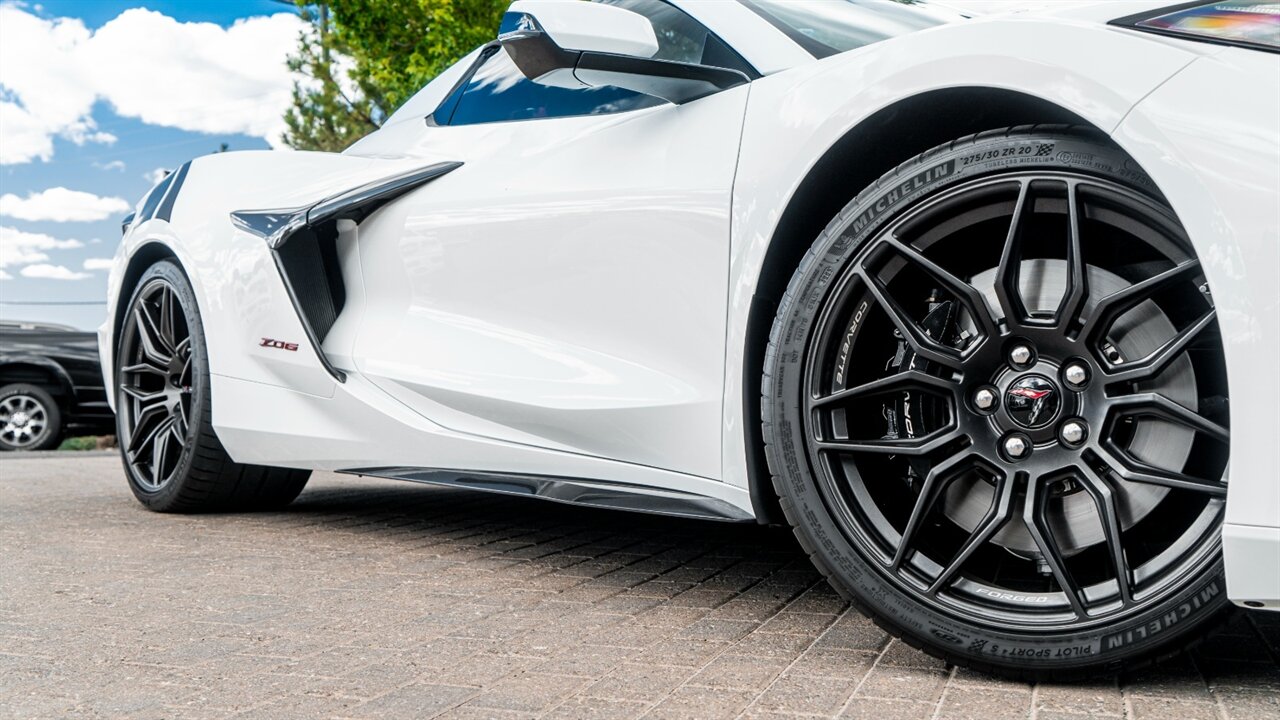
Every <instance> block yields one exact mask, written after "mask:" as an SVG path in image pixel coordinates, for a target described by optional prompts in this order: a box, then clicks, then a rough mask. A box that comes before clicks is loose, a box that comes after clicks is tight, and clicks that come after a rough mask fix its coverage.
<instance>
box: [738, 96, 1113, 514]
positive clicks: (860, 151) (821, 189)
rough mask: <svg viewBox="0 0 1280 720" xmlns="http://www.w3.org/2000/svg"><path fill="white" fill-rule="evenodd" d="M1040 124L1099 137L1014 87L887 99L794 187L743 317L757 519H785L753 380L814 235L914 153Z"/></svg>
mask: <svg viewBox="0 0 1280 720" xmlns="http://www.w3.org/2000/svg"><path fill="white" fill-rule="evenodd" d="M1040 124H1048V125H1064V126H1084V127H1088V128H1093V129H1095V130H1097V131H1098V132H1099V133H1104V131H1103V130H1102V129H1101V128H1098V127H1097V126H1096V125H1095V124H1094V123H1091V122H1089V121H1088V120H1087V119H1085V118H1084V117H1081V116H1080V115H1078V114H1076V113H1074V112H1072V111H1071V110H1068V109H1066V108H1064V107H1062V106H1061V105H1058V104H1055V103H1053V102H1051V101H1049V100H1045V99H1043V98H1040V97H1036V96H1034V95H1029V94H1026V93H1022V92H1018V91H1015V90H1008V89H1004V88H996V87H980V86H961V87H949V88H941V89H935V90H930V91H927V92H923V93H920V94H917V95H912V96H910V97H906V98H902V99H900V100H898V101H897V102H894V103H891V104H889V105H887V106H885V107H883V108H881V109H880V110H878V111H876V112H875V113H873V114H871V115H869V116H868V117H867V118H865V119H864V120H863V121H861V122H859V123H858V124H857V125H855V126H853V127H852V128H850V129H849V130H848V131H846V132H845V133H844V134H843V135H841V136H840V137H839V138H838V139H837V140H836V141H835V142H834V143H832V144H831V145H830V146H829V147H828V148H827V150H826V151H825V152H824V153H823V154H822V155H821V156H820V157H819V158H818V160H817V161H816V162H815V163H813V165H812V166H811V167H810V168H809V170H808V172H807V173H806V174H805V175H804V177H803V179H802V180H801V181H800V183H799V184H798V185H797V186H796V190H795V192H794V193H792V195H791V197H790V198H789V200H788V201H787V203H786V206H785V208H784V210H783V212H782V213H781V216H780V218H779V220H778V222H777V224H776V225H775V227H774V229H773V234H772V236H771V237H770V239H769V242H768V249H767V250H766V252H765V255H764V259H763V261H762V263H761V266H760V274H759V276H758V278H757V281H756V289H755V293H754V295H753V297H752V300H751V305H750V308H749V311H748V317H747V323H746V335H745V343H744V350H745V352H744V356H743V366H742V374H741V378H742V393H743V398H742V403H743V410H744V415H745V417H744V418H743V432H744V434H745V436H746V437H745V438H744V440H745V442H746V451H747V456H746V467H747V476H748V477H747V482H748V489H749V490H750V493H751V503H752V507H753V509H754V511H755V514H756V517H757V518H758V519H759V521H760V522H762V523H776V522H783V517H782V512H781V508H780V506H779V505H778V499H777V496H776V494H775V493H774V490H773V486H772V482H771V473H770V472H769V468H768V463H767V461H766V459H765V453H764V436H763V433H762V430H761V420H762V416H761V409H760V377H761V374H762V373H763V371H764V356H765V351H766V349H767V347H768V342H769V332H770V330H771V328H772V326H773V319H774V316H775V314H776V313H777V309H778V304H779V302H780V301H781V299H782V296H783V294H784V293H785V292H786V289H787V285H788V283H789V282H790V280H791V276H792V274H793V273H794V272H795V269H796V267H797V266H798V265H799V263H800V260H801V258H803V257H804V254H805V253H806V252H808V250H809V248H810V246H811V245H812V243H813V239H814V238H815V237H817V236H818V234H819V233H820V232H822V229H823V228H824V227H826V225H827V223H828V222H829V221H830V219H831V218H833V217H835V215H836V214H837V213H838V212H839V211H840V209H841V208H843V207H844V206H845V204H847V203H848V202H849V201H850V200H852V199H853V197H854V195H855V194H857V193H858V192H860V191H861V190H862V189H863V188H865V187H867V186H868V185H870V184H871V183H873V182H875V181H876V180H877V179H878V178H879V177H880V176H882V175H884V174H885V173H888V172H890V171H891V170H893V169H894V168H895V167H897V166H898V165H899V164H901V163H903V162H906V161H907V160H910V159H911V158H913V157H915V156H916V155H918V154H920V153H922V152H925V151H926V150H929V149H930V148H933V147H936V146H938V145H941V144H943V143H945V142H948V141H951V140H955V139H957V138H962V137H965V136H968V135H972V134H975V133H980V132H983V131H986V130H992V129H996V128H1005V127H1015V126H1020V125H1040ZM1104 134H1105V133H1104Z"/></svg>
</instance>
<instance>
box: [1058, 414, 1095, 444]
mask: <svg viewBox="0 0 1280 720" xmlns="http://www.w3.org/2000/svg"><path fill="white" fill-rule="evenodd" d="M1059 434H1060V435H1061V436H1062V441H1063V442H1064V443H1066V444H1068V445H1079V444H1080V443H1082V442H1084V439H1085V438H1086V437H1088V436H1089V428H1087V427H1085V424H1084V423H1083V422H1081V421H1079V420H1068V421H1066V422H1064V423H1062V430H1061V431H1060V432H1059Z"/></svg>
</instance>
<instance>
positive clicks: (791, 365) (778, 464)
mask: <svg viewBox="0 0 1280 720" xmlns="http://www.w3.org/2000/svg"><path fill="white" fill-rule="evenodd" d="M1025 170H1036V171H1045V170H1054V171H1068V172H1077V173H1083V174H1089V175H1097V176H1101V177H1105V178H1106V179H1108V180H1112V181H1117V182H1120V183H1121V184H1124V185H1127V186H1129V187H1131V188H1133V189H1135V190H1138V191H1140V192H1141V193H1144V194H1146V195H1147V196H1149V197H1151V198H1152V199H1154V200H1156V201H1157V202H1160V195H1159V193H1158V192H1157V191H1156V189H1155V187H1154V184H1153V183H1152V182H1151V180H1150V179H1149V178H1148V177H1147V176H1146V175H1145V174H1144V173H1142V171H1141V170H1140V169H1139V168H1138V167H1137V166H1136V165H1135V164H1134V163H1133V161H1132V160H1130V159H1129V158H1128V157H1127V156H1126V155H1125V154H1124V153H1123V152H1122V151H1120V150H1119V149H1118V148H1116V147H1114V146H1113V145H1111V144H1109V143H1107V142H1106V141H1105V140H1102V139H1098V138H1096V137H1093V136H1089V135H1085V134H1075V133H1064V134H1058V133H1035V132H1023V133H1020V134H1018V135H1016V136H1011V135H1009V134H1006V133H1000V134H993V135H992V136H990V137H985V138H983V137H979V138H977V139H976V140H975V141H973V142H971V143H970V142H965V143H964V144H963V145H961V143H960V142H959V141H958V142H957V143H952V144H951V145H950V146H944V148H942V149H940V150H937V151H932V152H930V153H926V154H925V155H924V156H922V157H921V158H919V159H918V160H917V161H916V162H914V163H909V164H907V165H904V166H902V167H899V168H898V169H897V170H896V171H894V172H893V173H890V174H889V175H886V176H885V177H884V178H882V179H881V180H880V181H879V182H878V183H877V184H876V185H874V186H873V187H872V188H870V189H868V190H866V191H864V192H863V193H862V194H861V195H859V196H858V197H857V198H855V199H854V200H853V201H852V202H850V203H849V205H847V206H846V207H845V209H844V210H843V211H842V212H841V213H840V214H839V215H837V216H836V218H835V219H834V220H832V222H831V224H830V225H828V227H827V228H826V230H824V232H823V233H822V235H820V236H819V238H818V240H817V242H816V243H815V245H814V248H813V250H812V251H811V256H810V257H809V258H808V259H807V261H806V262H805V263H803V264H802V265H801V267H800V269H799V270H798V271H797V272H796V275H795V276H794V277H793V279H792V282H791V286H790V287H789V288H788V291H787V294H786V296H785V298H784V300H783V303H782V305H781V306H780V308H779V312H778V317H777V319H776V320H775V324H774V329H773V335H772V338H773V342H772V343H771V346H770V350H769V352H768V355H767V357H766V361H765V372H766V382H765V383H764V387H763V389H764V393H763V407H762V409H763V411H764V412H763V415H764V425H765V440H766V451H767V453H768V457H769V463H770V467H771V468H772V470H773V474H774V478H775V485H776V486H777V490H778V491H779V494H780V495H781V497H782V500H783V506H784V508H785V509H787V510H788V516H789V518H790V519H791V521H792V524H793V525H794V526H795V528H796V532H797V533H798V534H799V535H800V539H801V540H802V542H804V543H805V544H806V546H807V549H809V550H810V552H811V553H814V554H815V555H816V557H815V560H816V561H817V562H819V564H821V565H825V566H826V567H825V568H823V570H824V571H825V572H826V573H827V574H828V575H829V576H830V577H831V578H832V579H833V581H834V582H835V584H836V585H837V587H838V589H840V590H842V591H843V592H845V593H846V594H849V595H852V599H854V600H855V601H857V602H858V603H859V604H860V605H862V606H864V607H866V608H869V609H871V610H872V611H873V612H874V613H875V614H876V615H877V616H878V620H879V621H880V622H881V623H882V624H885V625H886V626H887V627H889V629H890V630H892V631H894V632H896V633H898V634H901V635H904V636H905V637H906V638H907V639H908V641H910V642H911V643H912V644H914V645H917V646H919V645H925V646H928V647H931V648H932V649H934V650H935V651H940V652H941V653H942V654H946V655H955V656H961V657H963V658H965V659H966V660H967V661H968V663H969V664H971V665H977V666H982V665H987V666H995V667H1003V668H1006V669H1011V670H1014V671H1019V670H1027V669H1028V667H1029V666H1031V668H1032V670H1033V671H1039V672H1043V671H1046V670H1055V669H1063V670H1066V669H1071V668H1078V667H1083V666H1089V667H1090V668H1091V669H1106V668H1110V667H1119V666H1120V665H1121V663H1124V662H1128V661H1130V660H1131V659H1132V658H1134V657H1136V656H1140V655H1147V654H1151V653H1155V652H1159V648H1162V647H1164V646H1166V645H1167V644H1168V643H1169V641H1171V640H1173V639H1175V638H1177V637H1179V636H1183V635H1186V634H1187V633H1190V632H1191V631H1193V630H1194V629H1195V628H1196V627H1197V626H1200V625H1202V624H1203V623H1205V622H1207V621H1209V620H1210V619H1211V618H1213V617H1214V616H1215V615H1216V614H1217V611H1218V610H1220V609H1221V608H1222V607H1223V606H1224V605H1226V604H1227V597H1226V586H1225V581H1224V577H1223V570H1222V561H1221V555H1220V550H1219V549H1216V548H1215V550H1214V559H1213V561H1212V562H1208V563H1205V564H1203V565H1202V569H1201V571H1200V572H1199V574H1198V576H1197V577H1196V578H1195V579H1194V580H1193V581H1190V582H1187V581H1185V580H1184V581H1183V582H1182V585H1181V587H1182V589H1181V590H1179V591H1178V592H1175V593H1171V594H1170V595H1169V597H1167V598H1166V599H1165V600H1163V601H1161V602H1158V603H1155V604H1153V605H1152V606H1150V607H1149V608H1148V609H1146V610H1145V611H1143V612H1140V613H1137V614H1135V615H1131V616H1129V617H1128V618H1126V619H1124V620H1122V621H1120V622H1118V623H1115V624H1112V625H1106V626H1102V627H1095V628H1093V629H1090V630H1083V631H1079V632H1074V633H1061V632H1059V633H1051V632H1044V633H1042V634H1039V635H1035V636H1034V637H1032V636H1029V635H1027V634H1018V633H1013V632H1009V631H1006V630H1002V629H1000V628H998V627H994V626H991V625H978V624H976V623H973V622H969V621H967V620H965V619H962V618H960V617H958V616H956V615H952V614H949V613H945V612H943V611H941V610H938V609H934V608H930V607H927V606H925V605H924V604H923V603H921V602H920V601H918V600H917V599H915V598H914V597H913V596H909V595H907V594H906V593H905V592H904V591H902V590H900V589H899V588H898V587H897V586H896V585H895V584H894V583H893V582H892V581H890V580H889V579H888V578H887V577H886V576H885V575H884V574H883V573H882V571H881V569H880V568H879V567H878V563H875V562H874V561H868V560H867V559H866V558H864V557H863V555H862V554H861V552H860V551H859V550H858V549H857V548H856V547H855V546H854V545H853V544H852V543H851V542H850V541H849V539H848V538H847V537H846V536H845V535H844V532H843V531H842V530H841V529H840V527H839V526H838V524H837V523H836V521H835V519H834V518H833V514H832V512H831V511H830V510H829V509H828V507H827V505H826V502H825V499H824V497H823V494H822V493H821V491H820V490H819V489H818V487H817V482H816V480H815V477H814V474H813V473H814V470H813V467H812V465H811V463H810V459H809V454H808V448H807V443H806V441H805V435H804V430H803V428H804V427H805V423H804V421H803V417H802V413H803V410H802V404H801V398H802V397H803V392H804V387H805V385H804V383H805V377H804V376H805V358H806V353H807V348H808V342H809V340H810V335H811V333H812V330H813V325H814V323H816V320H817V318H818V315H819V311H820V309H821V307H822V306H823V303H824V301H825V299H826V296H827V293H828V291H829V290H830V288H831V286H832V285H833V283H835V282H837V280H838V279H839V278H840V277H841V274H842V271H843V269H844V268H845V266H846V265H847V263H848V262H849V261H850V260H852V259H853V258H854V257H855V256H856V255H857V254H858V252H859V251H860V250H861V248H862V246H863V245H864V244H865V243H866V242H867V241H868V240H869V239H871V238H873V237H875V236H876V234H877V232H878V231H879V229H880V228H882V227H884V226H885V224H886V223H887V222H889V221H890V220H891V219H893V218H895V217H897V216H899V215H900V214H901V213H902V212H903V211H904V210H906V209H908V208H910V207H913V206H914V205H915V204H916V203H917V202H918V201H920V200H922V199H924V198H927V197H931V196H934V195H936V194H937V193H939V192H941V191H943V190H946V189H948V188H951V187H953V186H956V185H958V184H960V183H963V182H968V181H971V180H974V179H977V178H981V177H984V176H991V175H993V174H996V173H1005V172H1020V171H1025Z"/></svg>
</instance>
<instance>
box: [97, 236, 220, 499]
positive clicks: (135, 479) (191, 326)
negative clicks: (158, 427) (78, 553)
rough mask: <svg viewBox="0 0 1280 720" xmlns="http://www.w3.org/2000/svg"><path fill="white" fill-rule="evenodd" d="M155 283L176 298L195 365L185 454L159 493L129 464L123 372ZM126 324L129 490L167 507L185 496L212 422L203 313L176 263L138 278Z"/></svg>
mask: <svg viewBox="0 0 1280 720" xmlns="http://www.w3.org/2000/svg"><path fill="white" fill-rule="evenodd" d="M156 281H162V282H164V283H166V284H167V285H168V286H169V287H170V288H171V289H172V290H173V292H174V294H175V295H176V296H177V299H178V304H179V306H180V307H181V308H182V314H183V317H184V319H185V320H186V323H187V332H188V334H189V337H190V338H191V361H192V363H193V367H192V373H191V379H192V386H191V417H190V418H189V419H188V422H187V437H186V442H184V443H183V446H182V454H181V455H180V456H179V457H178V464H177V466H176V467H175V469H174V474H173V477H172V478H170V480H169V481H168V482H166V483H165V484H164V485H162V486H161V487H159V488H157V489H156V490H148V489H147V488H146V487H145V486H144V485H143V484H142V482H141V481H140V479H139V476H138V473H137V471H136V470H135V469H134V467H133V466H132V464H130V462H129V456H128V450H127V448H126V441H125V438H126V437H129V436H128V434H127V433H126V431H125V427H124V422H125V420H124V412H123V408H124V403H127V402H128V401H129V399H128V396H126V395H125V394H124V392H123V391H122V390H121V389H120V388H121V370H120V369H121V368H123V367H125V366H126V365H127V364H129V363H130V362H131V361H130V360H128V359H127V358H126V357H125V353H126V348H127V347H128V346H129V342H128V341H129V340H131V339H132V332H136V330H134V329H133V328H132V322H133V321H132V315H133V309H134V307H135V306H136V304H137V302H138V298H139V297H140V296H141V295H142V294H143V293H144V292H145V291H146V290H147V289H148V288H149V287H150V286H151V285H152V284H153V283H154V282H156ZM125 313H126V314H125V316H124V321H123V322H122V323H121V327H120V340H119V341H118V342H117V344H116V358H115V362H116V364H115V369H116V370H115V372H116V376H115V393H116V407H117V413H116V436H117V437H118V438H120V458H121V460H122V462H123V463H124V470H125V476H126V477H127V478H128V480H129V489H130V490H132V491H133V494H134V496H135V497H137V499H138V501H139V502H141V503H142V504H144V505H146V506H147V507H166V506H168V505H170V504H172V503H173V501H174V499H175V497H176V496H177V495H178V494H180V493H181V492H182V485H183V483H184V482H185V481H186V479H187V477H188V476H189V475H190V471H191V464H192V462H193V460H194V456H195V446H196V438H198V437H199V435H200V433H201V430H202V427H201V426H202V424H204V423H207V422H208V421H209V417H210V413H209V362H208V355H207V353H206V348H205V340H204V330H203V326H202V325H201V323H200V310H199V307H198V306H197V305H196V298H195V292H194V291H193V290H192V288H191V283H190V281H189V280H188V279H187V276H186V273H184V272H183V271H182V269H181V268H180V267H179V266H178V265H177V264H176V263H174V262H173V261H170V260H161V261H160V262H157V263H156V264H155V265H152V266H151V267H150V268H148V269H147V271H146V272H145V273H143V275H142V277H141V278H139V280H138V284H137V286H136V287H135V288H134V291H133V294H132V295H131V296H130V297H129V304H128V306H127V307H126V310H125Z"/></svg>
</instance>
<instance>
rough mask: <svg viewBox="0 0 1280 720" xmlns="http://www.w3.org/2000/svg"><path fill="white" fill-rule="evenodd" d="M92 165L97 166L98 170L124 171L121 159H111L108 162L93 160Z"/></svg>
mask: <svg viewBox="0 0 1280 720" xmlns="http://www.w3.org/2000/svg"><path fill="white" fill-rule="evenodd" d="M93 166H94V167H96V168H98V169H99V170H119V171H121V172H124V161H123V160H112V161H111V162H108V163H100V162H95V163H93Z"/></svg>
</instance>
